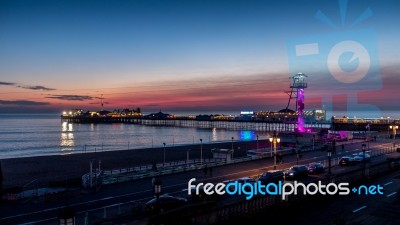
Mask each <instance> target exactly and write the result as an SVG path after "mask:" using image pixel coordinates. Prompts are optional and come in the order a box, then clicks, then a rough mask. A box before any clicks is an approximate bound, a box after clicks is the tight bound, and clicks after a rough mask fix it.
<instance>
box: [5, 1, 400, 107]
mask: <svg viewBox="0 0 400 225" xmlns="http://www.w3.org/2000/svg"><path fill="white" fill-rule="evenodd" d="M345 3H346V1H343V0H340V1H337V0H314V1H310V0H305V1H287V0H284V1H240V0H233V1H232V0H229V1H222V0H220V1H211V0H208V1H198V0H191V1H184V0H182V1H172V0H159V1H156V0H146V1H145V0H143V1H134V0H131V1H110V0H109V1H103V0H96V1H78V0H76V1H74V0H72V1H41V0H29V1H28V0H27V1H20V0H10V1H6V0H1V1H0V113H5V112H7V113H8V112H59V111H62V110H64V109H70V108H83V109H91V110H99V109H100V104H99V103H100V99H99V98H100V96H101V95H103V96H104V98H105V100H104V101H105V107H106V108H107V109H109V110H112V109H115V108H127V107H128V108H136V107H140V108H142V109H143V110H144V111H145V112H152V111H158V110H160V109H162V110H163V111H166V112H185V111H190V112H193V111H196V112H197V111H199V112H200V111H209V112H222V111H240V110H279V109H282V108H285V107H286V104H287V94H286V93H285V91H288V90H289V85H290V80H289V77H290V76H292V75H294V74H291V73H292V72H291V70H290V68H291V66H292V61H290V60H289V57H288V52H290V49H288V48H290V44H289V45H288V43H290V40H291V39H296V38H301V37H310V36H315V37H316V40H315V41H316V42H318V41H319V40H318V38H319V37H324V36H333V37H335V34H336V33H337V32H357V30H362V29H372V30H373V31H374V33H375V35H376V36H375V37H371V36H369V37H365V36H360V37H358V38H360V39H364V38H365V39H368V38H369V39H372V41H373V42H374V43H375V44H376V48H377V49H376V50H377V56H378V58H379V70H377V71H375V72H374V79H376V80H377V81H376V83H377V84H379V85H371V86H370V85H368V83H365V86H362V89H357V92H355V96H356V98H357V99H358V100H359V101H360V102H365V103H368V104H372V105H375V106H376V107H378V108H379V109H380V110H382V111H383V112H391V111H396V110H399V109H400V107H399V97H400V94H399V93H400V92H399V91H398V90H399V87H400V65H399V63H400V41H399V40H400V26H399V21H400V13H399V12H400V1H397V0H391V1H389V0H384V1H378V0H374V1H367V0H359V1H355V0H353V1H352V0H349V1H348V4H345ZM340 5H342V6H343V5H346V6H347V7H346V8H345V9H346V16H345V17H343V13H341V11H340ZM342 9H343V7H342ZM367 9H370V10H367ZM317 12H320V13H323V14H324V15H325V16H326V17H327V18H329V19H330V20H329V21H330V22H331V23H329V22H327V21H326V20H325V21H323V20H321V17H319V18H320V19H318V16H316V15H318V13H317ZM364 12H365V13H366V14H364V15H368V17H365V20H363V21H360V22H359V23H356V22H355V21H357V18H360V15H362V14H363V13H364ZM362 41H363V40H360V42H362ZM368 50H369V49H368ZM370 54H371V53H370ZM326 67H327V66H326V65H324V64H318V63H317V62H315V64H313V67H312V68H310V70H307V71H298V72H304V73H306V74H308V78H307V79H308V82H309V87H308V89H307V90H306V109H307V108H308V109H312V108H321V107H324V103H323V100H322V99H321V96H322V95H328V96H332V98H333V102H334V103H335V104H336V103H338V104H339V106H334V108H336V109H342V108H343V107H341V106H340V104H341V103H340V102H343V101H344V102H345V100H346V93H347V92H346V91H344V92H341V91H338V90H339V89H340V87H338V88H336V86H334V85H327V86H326V87H325V86H324V79H323V78H321V77H318V76H319V75H320V74H324V73H325V74H326V73H327V72H326V71H327V68H326ZM292 68H293V67H292ZM325 81H326V80H325ZM318 85H319V87H318V88H317V86H318ZM325 85H326V84H325ZM340 90H344V89H340ZM322 92H323V93H322Z"/></svg>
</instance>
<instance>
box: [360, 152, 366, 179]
mask: <svg viewBox="0 0 400 225" xmlns="http://www.w3.org/2000/svg"><path fill="white" fill-rule="evenodd" d="M361 148H362V152H363V173H362V175H363V178H365V149H366V145H365V144H362V145H361Z"/></svg>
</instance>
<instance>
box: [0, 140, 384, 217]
mask: <svg viewBox="0 0 400 225" xmlns="http://www.w3.org/2000/svg"><path fill="white" fill-rule="evenodd" d="M389 146H390V143H389V144H387V143H383V142H376V143H372V142H371V143H370V148H371V151H372V152H377V153H379V152H382V149H385V148H388V147H389ZM356 149H358V150H356ZM360 149H361V143H355V144H348V145H346V146H345V149H344V151H343V152H341V151H339V152H338V155H337V157H340V156H343V155H348V154H352V153H354V152H356V151H358V152H359V151H360ZM326 159H327V157H326V152H325V151H314V152H307V153H304V154H303V157H302V158H301V159H300V160H299V162H298V163H299V164H308V163H311V162H320V161H322V162H323V161H324V160H326ZM375 160H384V158H382V157H377V158H374V159H373V160H372V162H374V161H375ZM293 164H297V158H296V155H289V156H286V157H285V158H284V163H282V164H279V165H278V168H279V169H284V168H288V167H290V166H291V165H293ZM272 167H273V162H272V159H269V158H268V159H261V160H254V161H248V162H243V163H239V164H230V165H226V166H221V167H216V168H214V170H213V176H207V177H206V176H205V175H204V173H203V171H202V170H197V171H189V172H184V173H179V174H171V175H166V176H163V177H161V179H162V182H163V187H162V190H163V193H170V194H173V195H180V196H183V195H184V194H185V191H184V190H185V189H186V188H187V181H188V180H190V179H191V178H197V180H198V181H200V182H205V181H206V182H221V181H224V180H230V179H237V178H239V177H244V176H252V177H256V176H258V175H260V174H261V173H262V172H264V171H266V170H268V169H272ZM344 170H346V168H343V167H333V173H340V172H343V171H344ZM151 197H152V187H151V178H150V177H149V178H144V179H141V180H136V181H132V182H125V183H118V184H113V185H105V186H103V187H102V188H101V189H100V191H99V192H97V193H89V192H85V191H84V190H70V191H69V192H67V194H64V195H61V196H58V197H55V198H54V199H47V200H46V199H44V198H39V199H37V200H32V201H29V202H25V203H24V204H11V205H10V204H7V205H2V206H1V207H0V212H1V215H0V218H2V219H0V222H7V221H9V222H14V223H15V222H32V221H33V222H35V221H40V224H52V221H55V220H56V219H57V218H56V215H57V212H58V211H59V210H60V209H61V208H62V207H64V205H65V202H66V201H68V204H69V205H70V206H72V207H74V209H75V210H76V211H77V221H79V223H78V224H83V221H84V220H85V218H89V219H90V221H99V220H103V219H106V218H110V217H113V216H116V215H118V214H123V213H127V212H130V211H131V210H132V208H133V207H135V206H139V205H141V204H142V203H143V202H146V201H148V200H149V199H150V198H151ZM53 223H54V222H53Z"/></svg>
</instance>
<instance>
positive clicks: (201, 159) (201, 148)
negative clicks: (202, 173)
mask: <svg viewBox="0 0 400 225" xmlns="http://www.w3.org/2000/svg"><path fill="white" fill-rule="evenodd" d="M200 163H201V164H203V139H202V138H200Z"/></svg>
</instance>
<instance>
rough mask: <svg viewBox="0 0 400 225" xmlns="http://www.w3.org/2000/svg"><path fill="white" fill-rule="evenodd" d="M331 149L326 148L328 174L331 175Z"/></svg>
mask: <svg viewBox="0 0 400 225" xmlns="http://www.w3.org/2000/svg"><path fill="white" fill-rule="evenodd" d="M332 149H333V146H331V147H330V148H328V163H329V164H328V174H329V175H331V174H332V173H331V157H332Z"/></svg>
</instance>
